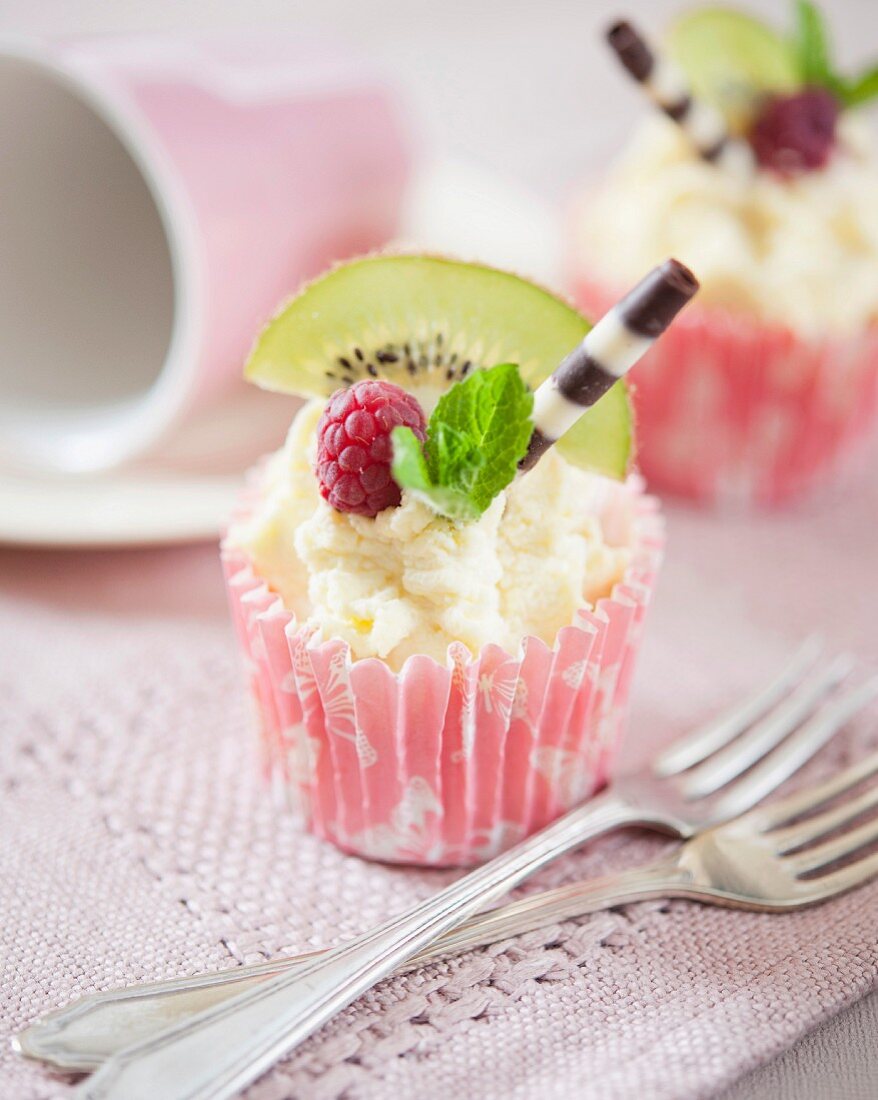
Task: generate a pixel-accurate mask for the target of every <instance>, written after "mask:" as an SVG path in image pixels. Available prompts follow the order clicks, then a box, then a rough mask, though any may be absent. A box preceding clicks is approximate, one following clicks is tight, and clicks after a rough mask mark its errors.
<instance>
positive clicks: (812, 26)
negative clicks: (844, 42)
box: [793, 0, 844, 97]
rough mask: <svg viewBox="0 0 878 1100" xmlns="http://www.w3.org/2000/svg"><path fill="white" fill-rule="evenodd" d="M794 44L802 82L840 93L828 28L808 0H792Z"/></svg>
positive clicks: (815, 7) (841, 87)
mask: <svg viewBox="0 0 878 1100" xmlns="http://www.w3.org/2000/svg"><path fill="white" fill-rule="evenodd" d="M793 44H794V48H795V51H796V54H797V57H798V62H799V74H800V76H801V78H802V83H803V84H816V85H819V86H821V87H824V88H828V89H829V91H831V92H834V93H835V94H836V95H838V96H839V97H843V95H844V90H843V81H842V80H840V79H839V77H837V76H836V75H835V73H834V72H833V69H832V62H831V60H830V42H829V31H828V30H827V29H826V21H825V20H824V18H823V15H822V13H821V12H820V9H819V8H818V7H817V6H816V4H812V3H811V0H796V30H795V36H794V41H793Z"/></svg>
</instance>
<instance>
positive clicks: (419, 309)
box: [245, 255, 633, 478]
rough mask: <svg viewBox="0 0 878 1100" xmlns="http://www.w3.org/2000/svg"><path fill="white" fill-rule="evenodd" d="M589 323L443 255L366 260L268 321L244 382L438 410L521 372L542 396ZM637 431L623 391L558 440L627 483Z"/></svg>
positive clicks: (518, 284)
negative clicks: (468, 386)
mask: <svg viewBox="0 0 878 1100" xmlns="http://www.w3.org/2000/svg"><path fill="white" fill-rule="evenodd" d="M589 328H590V325H589V322H588V321H587V320H586V319H585V318H584V317H583V316H582V315H581V314H580V313H578V312H577V311H576V310H575V309H574V308H573V307H572V306H570V305H568V304H567V303H566V302H564V301H563V300H562V299H560V298H558V297H556V296H555V295H553V294H551V293H549V291H547V290H544V289H543V288H542V287H539V286H537V285H536V284H534V283H531V282H529V281H527V280H526V279H521V278H519V277H518V276H516V275H512V274H509V273H507V272H504V271H499V270H497V269H495V268H491V267H485V266H482V265H480V264H469V263H463V262H460V261H456V260H450V259H444V258H441V257H436V256H418V255H411V256H406V255H402V256H394V255H388V256H367V257H364V258H363V259H359V260H354V261H352V262H351V263H348V264H345V265H343V266H341V267H337V268H335V269H333V270H332V271H330V272H329V273H328V274H326V275H324V276H323V277H322V278H319V279H317V280H316V281H315V282H313V283H311V284H310V285H309V286H307V287H305V289H304V290H303V291H302V292H301V293H300V294H299V295H297V297H295V298H294V299H293V300H292V301H291V302H289V303H288V304H287V305H286V306H285V307H284V308H283V309H282V310H281V311H280V313H278V314H277V316H276V317H275V318H274V319H273V320H272V321H270V322H269V324H268V325H267V326H266V328H265V329H264V330H263V332H262V333H261V335H260V336H259V338H258V339H257V341H256V344H255V346H254V348H253V351H252V352H251V354H250V358H249V360H248V362H247V366H246V370H245V376H246V377H247V378H248V379H249V380H250V381H252V382H255V383H256V384H257V385H259V386H262V387H263V388H264V389H269V390H276V391H279V392H281V393H295V394H302V395H307V396H313V397H323V396H329V394H331V393H333V392H334V391H335V390H337V389H339V388H340V387H342V386H348V385H351V384H353V383H354V382H357V381H359V380H360V379H362V378H370V377H371V378H386V379H388V380H389V381H392V382H398V383H399V384H400V385H402V386H403V387H405V388H406V389H407V390H410V391H411V392H412V393H415V394H416V395H417V396H418V398H419V400H421V402H422V404H423V405H424V407H425V408H426V409H427V410H429V409H430V408H431V407H432V405H433V404H434V403H435V401H436V400H437V399H438V397H439V396H440V395H441V393H442V392H444V391H445V390H446V389H448V387H449V386H451V385H452V384H453V383H454V382H456V381H459V380H460V379H461V378H464V377H466V376H467V374H469V373H470V372H471V371H473V370H478V369H482V368H485V367H492V366H495V365H496V364H498V363H516V364H517V365H518V367H519V370H520V371H521V374H522V377H523V378H524V380H525V381H526V382H527V383H528V385H530V386H531V387H533V388H536V387H537V386H538V385H539V383H540V382H542V381H543V380H544V379H546V378H548V377H549V375H550V374H552V372H553V371H554V370H555V368H556V367H557V366H558V364H559V363H560V362H561V360H562V359H563V358H564V356H565V355H566V354H567V353H568V352H569V351H571V350H572V349H573V348H574V347H575V346H576V345H577V344H578V343H579V342H580V341H581V340H582V338H583V336H585V334H586V333H587V332H588V330H589ZM632 445H633V428H632V416H631V408H630V404H629V400H628V394H627V391H626V388H625V386H624V384H623V383H617V384H616V385H615V386H613V388H612V389H611V390H609V392H608V393H607V394H606V395H605V396H604V397H602V398H601V400H600V401H598V402H597V404H595V405H594V406H593V407H592V408H591V409H589V410H588V412H586V413H585V415H584V416H583V417H582V418H581V419H580V420H579V421H578V423H577V424H575V425H574V427H573V428H571V429H570V431H569V432H567V434H566V435H565V436H564V437H563V438H562V439H561V440H560V441H559V443H558V447H559V448H560V449H561V451H562V452H563V454H564V456H565V458H567V460H568V461H569V462H572V463H574V464H575V465H577V466H581V467H584V468H586V469H589V470H593V471H595V472H597V473H601V474H605V475H607V476H609V477H614V478H623V477H624V476H625V474H626V473H627V471H628V464H629V460H630V457H631V450H632Z"/></svg>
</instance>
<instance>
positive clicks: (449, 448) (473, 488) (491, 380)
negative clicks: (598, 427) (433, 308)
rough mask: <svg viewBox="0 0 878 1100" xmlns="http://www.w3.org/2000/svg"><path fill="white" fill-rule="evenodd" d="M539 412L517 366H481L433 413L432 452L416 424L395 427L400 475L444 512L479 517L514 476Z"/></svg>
mask: <svg viewBox="0 0 878 1100" xmlns="http://www.w3.org/2000/svg"><path fill="white" fill-rule="evenodd" d="M532 410H533V395H532V394H531V392H530V391H529V390H528V388H527V386H526V385H525V383H524V382H523V381H522V378H521V375H520V374H519V373H518V367H516V366H515V364H513V363H502V364H500V365H499V366H496V367H492V368H491V369H490V370H481V371H476V372H475V373H474V374H472V375H470V377H469V378H467V379H466V380H465V381H463V382H458V383H457V384H456V385H455V386H452V388H451V389H450V390H449V391H448V392H447V393H446V394H444V395H443V396H442V398H441V399H440V401H439V403H438V404H437V405H436V408H435V409H434V410H433V415H432V416H431V417H430V422H429V424H428V425H427V443H426V452H427V453H426V456H425V455H424V453H423V451H422V450H421V446H420V444H419V442H418V439H417V437H416V436H415V435H414V433H413V432H412V431H411V430H410V429H408V428H395V429H394V431H393V437H392V438H393V467H392V472H393V477H394V480H395V481H396V483H397V484H398V485H399V486H400V487H401V488H403V489H407V490H408V491H410V492H412V493H413V494H415V495H416V496H418V497H419V498H420V499H422V500H426V501H427V503H429V504H430V505H431V507H433V508H434V509H435V510H436V511H437V512H440V513H441V514H442V515H445V516H448V517H450V518H451V519H474V518H477V517H478V516H480V515H481V514H482V513H483V512H484V511H485V510H486V509H487V508H488V506H489V505H490V504H491V501H492V500H493V499H494V497H496V496H497V494H498V493H499V492H500V491H501V490H502V489H505V488H506V486H507V485H508V484H509V483H510V482H511V481H512V479H513V478H514V477H515V474H516V471H517V469H518V462H519V460H520V459H521V458H523V456H524V454H525V451H526V450H527V445H528V443H529V441H530V437H531V433H532V432H533V424H532V423H531V419H530V415H531V412H532Z"/></svg>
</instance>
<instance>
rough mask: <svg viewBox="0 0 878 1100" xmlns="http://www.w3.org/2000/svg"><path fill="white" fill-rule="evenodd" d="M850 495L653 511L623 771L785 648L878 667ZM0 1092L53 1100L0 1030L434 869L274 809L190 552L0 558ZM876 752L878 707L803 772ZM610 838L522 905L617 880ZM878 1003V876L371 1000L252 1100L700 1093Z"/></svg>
mask: <svg viewBox="0 0 878 1100" xmlns="http://www.w3.org/2000/svg"><path fill="white" fill-rule="evenodd" d="M876 516H878V486H873V487H869V486H867V484H866V482H865V480H864V481H863V482H862V483H861V485H860V487H859V489H857V488H856V486H854V487H852V488H850V489H849V491H848V492H847V493H846V494H845V495H842V494H839V495H837V496H835V497H833V498H828V499H824V500H823V501H818V502H815V503H813V504H812V505H810V506H809V507H808V508H805V509H802V510H800V511H795V512H791V513H787V514H785V515H780V516H774V517H771V516H766V517H760V518H745V517H737V518H736V517H728V518H726V519H725V520H724V521H723V522H719V521H718V520H717V519H716V518H715V517H712V516H707V515H700V514H697V513H693V512H687V511H683V510H679V511H673V512H672V513H671V516H670V520H671V522H670V541H669V553H668V561H667V566H666V569H665V573H664V575H663V577H662V578H661V579H660V583H659V596H658V599H657V601H656V606H655V608H654V610H653V615H652V620H651V621H650V622H649V623H648V624H647V642H646V645H645V650H644V654H643V659H642V663H641V668H640V671H639V675H638V677H637V680H636V683H635V696H636V706H635V713H634V716H633V720H632V722H631V725H630V730H629V736H628V742H627V748H626V755H627V756H628V758H629V759H634V758H636V757H638V756H642V755H644V754H646V753H648V752H650V751H651V750H652V749H653V748H654V746H656V745H657V744H659V743H661V742H663V741H665V740H667V739H668V738H670V737H672V736H674V735H675V734H677V733H680V732H682V731H684V730H686V729H688V728H691V727H692V726H693V725H694V724H695V723H696V722H697V721H699V720H701V719H703V718H705V717H706V716H708V715H710V714H711V713H712V712H713V711H714V710H715V709H716V708H717V707H719V706H721V705H724V704H726V703H729V702H731V701H734V700H735V699H736V698H738V697H739V696H740V693H741V692H742V691H744V690H746V689H747V688H748V687H749V686H751V685H753V684H756V683H758V682H759V681H760V679H762V678H763V677H764V676H765V675H766V674H767V673H768V672H769V671H770V670H771V668H772V667H773V666H774V665H775V664H776V663H779V662H780V661H781V660H782V659H783V657H784V656H785V655H786V654H787V653H788V652H789V649H790V648H791V647H792V645H793V644H794V643H795V641H796V640H798V639H799V638H800V637H801V636H802V635H803V634H804V633H806V632H807V631H808V630H810V629H813V628H814V627H815V626H818V627H820V628H821V629H822V630H824V631H825V633H826V634H827V636H828V638H829V640H830V642H831V644H832V645H833V646H834V647H841V646H849V647H851V648H853V649H854V650H855V651H856V652H857V654H858V656H860V657H861V658H862V659H863V661H864V663H865V664H866V665H869V664H871V665H872V666H875V665H878V628H876V612H878V606H876V604H878V600H876V595H875V588H874V585H875V576H874V562H875V550H874V541H873V539H874V525H875V520H876ZM0 570H2V580H3V595H2V602H0V680H2V699H3V705H2V707H0V967H2V991H0V1097H2V1098H3V1100H6V1098H9V1100H38V1098H39V1100H45V1098H49V1097H53V1098H54V1097H64V1096H66V1095H68V1094H69V1092H70V1089H71V1087H72V1086H71V1084H70V1082H69V1081H68V1080H66V1079H64V1078H61V1077H55V1076H53V1075H52V1074H50V1073H48V1072H47V1071H46V1070H45V1069H43V1068H42V1067H41V1066H39V1065H35V1064H30V1063H27V1062H25V1061H22V1060H20V1059H19V1058H17V1057H16V1056H15V1055H14V1054H13V1053H12V1052H11V1051H10V1049H9V1045H8V1037H9V1035H10V1034H11V1033H13V1032H15V1031H16V1030H17V1029H19V1028H21V1027H23V1026H25V1025H26V1024H27V1023H28V1022H29V1021H30V1020H32V1019H34V1018H35V1017H36V1016H38V1015H39V1014H41V1013H43V1012H45V1011H48V1010H49V1009H52V1008H55V1007H58V1006H60V1005H62V1004H64V1003H66V1002H67V1001H68V1000H69V999H70V998H72V997H74V996H76V995H78V994H81V993H84V992H88V991H90V990H96V989H106V988H110V987H112V986H118V985H121V984H125V983H129V982H134V981H140V980H154V979H159V978H164V977H170V976H172V975H176V974H184V973H189V972H192V971H196V970H202V969H209V968H220V967H226V966H234V965H236V964H239V963H242V962H250V961H256V960H260V959H263V958H265V957H266V956H272V955H275V954H278V953H281V952H291V951H297V950H305V949H309V948H313V947H315V946H319V945H327V944H331V943H336V942H338V941H339V940H341V939H342V938H344V937H346V936H349V935H351V934H353V933H355V932H357V931H359V930H362V929H365V928H366V927H367V926H369V925H371V924H372V923H374V922H375V921H377V920H380V919H381V918H383V917H386V916H388V915H389V914H391V913H393V912H396V911H398V910H399V909H401V908H402V907H403V906H405V905H407V904H409V903H411V902H414V901H416V900H417V899H420V898H422V897H425V896H426V895H428V894H429V893H431V892H432V891H434V890H435V889H436V888H438V887H439V886H441V885H442V884H443V883H445V882H448V881H450V880H451V878H452V877H453V873H452V872H437V871H433V872H426V871H416V870H408V869H404V868H399V867H396V868H393V867H384V866H380V865H377V864H370V863H366V862H362V861H360V860H357V859H354V858H349V857H345V856H342V855H341V854H340V853H338V852H336V851H335V850H334V849H333V848H332V847H330V846H329V845H328V844H326V843H324V842H322V841H319V840H316V839H314V838H312V837H309V836H307V835H305V834H304V833H302V831H301V829H300V828H299V826H298V824H297V822H296V821H295V820H294V819H293V818H291V817H290V816H288V815H286V814H285V813H283V812H281V811H279V810H277V809H276V808H275V807H274V805H273V804H272V801H271V798H270V796H269V792H268V791H267V790H266V789H265V787H264V786H263V784H262V782H261V779H260V776H259V773H258V767H257V764H256V751H255V738H254V736H253V726H252V715H251V713H250V708H249V703H248V700H247V698H246V695H245V692H244V688H243V676H242V674H241V669H240V667H239V661H238V654H237V651H236V648H235V645H234V642H233V639H232V634H231V629H230V627H229V626H228V624H227V621H226V614H225V608H224V603H223V593H222V584H221V580H220V571H219V566H218V564H217V561H216V556H215V551H214V549H213V548H210V547H198V548H189V549H177V550H156V551H150V552H146V551H131V552H118V553H113V554H110V553H92V554H70V555H65V554H62V553H38V552H34V553H27V552H23V551H6V552H3V553H0ZM876 744H878V716H876V713H875V711H872V712H871V713H870V714H869V715H866V716H864V717H863V718H861V719H860V720H859V721H857V722H856V723H854V724H852V725H851V727H850V728H849V730H848V731H846V732H845V734H844V735H843V736H841V737H840V738H838V739H837V740H836V742H835V743H834V744H833V745H832V746H831V747H830V748H829V749H828V750H826V751H825V752H824V753H822V754H821V756H820V757H819V758H818V759H817V760H816V761H814V762H813V763H812V764H811V765H810V766H809V768H808V769H807V772H805V773H803V777H807V778H811V779H813V778H815V777H818V776H820V775H822V774H824V773H825V772H826V771H827V770H828V769H830V768H831V767H832V766H834V765H839V764H843V763H846V762H849V761H851V760H853V759H855V758H858V757H859V756H861V755H862V754H863V753H865V752H866V751H868V749H869V748H870V747H874V746H875V745H876ZM666 843H667V842H666V841H664V840H661V839H658V838H655V837H653V836H650V835H648V834H646V833H633V832H629V833H625V834H621V833H620V834H614V835H612V836H609V837H606V838H604V839H603V840H601V841H598V842H597V843H595V844H592V845H590V846H589V847H588V849H586V850H585V851H583V852H580V853H576V854H574V855H571V856H569V857H566V858H565V859H563V860H561V861H559V862H558V863H557V864H555V865H553V866H552V867H551V868H548V869H546V870H545V871H544V872H542V873H541V874H540V875H539V876H538V878H537V879H536V881H535V882H534V883H532V884H530V885H529V887H528V889H535V888H538V887H545V886H547V885H551V884H557V883H560V882H563V881H570V880H572V879H576V878H580V877H583V876H587V875H593V874H599V873H605V872H607V871H608V870H611V869H614V868H619V867H623V866H632V865H634V864H635V863H638V862H641V861H643V860H645V859H647V858H649V857H651V856H652V855H654V854H656V853H657V852H659V851H661V850H662V849H663V847H664V845H665V844H666ZM876 985H878V883H876V884H873V885H871V886H868V887H866V888H864V889H862V890H860V891H857V892H856V893H853V894H850V895H848V896H847V897H845V898H841V899H837V900H835V901H833V902H831V903H829V904H828V905H827V906H824V907H822V908H818V909H814V910H810V911H804V912H801V913H796V914H790V915H784V916H772V915H765V914H753V913H734V912H728V911H723V910H720V909H715V908H708V907H701V906H698V905H694V904H691V903H688V902H683V901H674V902H670V903H667V904H665V903H660V902H651V903H645V904H640V905H630V906H626V907H625V908H624V909H621V910H619V911H614V912H608V913H598V914H594V915H593V916H589V917H585V918H582V919H579V920H573V921H567V922H564V923H563V924H560V925H555V926H553V927H548V928H545V929H542V930H540V931H538V932H534V933H531V934H529V935H526V936H522V937H519V938H517V939H514V940H510V941H507V942H505V943H501V944H496V945H494V946H492V947H490V948H487V949H483V950H480V951H477V952H473V953H470V954H468V955H465V956H462V957H460V958H455V959H449V960H444V961H441V962H437V963H435V964H433V965H430V966H427V967H424V968H423V969H421V970H419V971H417V972H415V973H412V974H409V975H407V976H404V977H400V978H395V979H392V980H389V981H387V982H385V983H383V984H382V985H381V986H380V987H379V988H378V989H377V990H375V991H373V992H372V993H370V994H369V995H367V996H366V997H364V998H362V999H361V1000H360V1001H359V1002H357V1003H356V1004H355V1005H352V1006H351V1007H350V1008H348V1009H347V1010H346V1011H345V1012H344V1013H342V1014H341V1015H340V1016H339V1017H338V1018H337V1019H336V1020H334V1021H333V1022H331V1023H330V1024H329V1025H328V1026H327V1027H325V1028H324V1029H323V1030H322V1031H321V1032H319V1033H318V1034H317V1035H315V1036H313V1037H312V1038H311V1039H310V1040H308V1041H307V1042H306V1043H305V1044H304V1045H303V1046H301V1047H300V1048H299V1049H298V1050H297V1051H296V1052H295V1053H294V1054H293V1055H292V1056H291V1057H289V1058H288V1059H286V1060H285V1061H284V1062H283V1063H281V1064H280V1065H279V1066H278V1067H277V1068H276V1069H275V1070H274V1071H273V1072H272V1073H271V1074H269V1075H268V1076H267V1077H265V1078H264V1079H263V1080H262V1081H260V1082H258V1083H257V1084H256V1085H255V1086H253V1087H252V1089H251V1090H250V1091H249V1092H248V1094H247V1095H248V1096H251V1097H253V1098H254V1100H281V1098H287V1097H304V1098H312V1097H313V1098H317V1100H329V1098H335V1097H339V1098H341V1097H351V1098H378V1097H386V1096H388V1095H401V1096H411V1095H419V1096H421V1097H423V1098H425V1100H429V1098H432V1097H437V1098H439V1097H442V1098H447V1097H456V1096H466V1095H480V1096H482V1097H486V1098H493V1097H496V1098H504V1100H505V1098H513V1097H558V1098H564V1100H568V1098H570V1100H573V1098H586V1100H588V1098H595V1100H597V1098H601V1100H612V1098H620V1100H621V1098H625V1100H627V1098H635V1097H636V1098H637V1100H640V1098H642V1097H644V1096H648V1097H654V1098H659V1100H661V1098H684V1097H685V1098H694V1097H705V1096H710V1095H714V1094H715V1093H716V1092H717V1091H718V1090H719V1089H721V1088H723V1087H724V1086H725V1085H727V1084H729V1083H730V1082H732V1081H733V1080H735V1079H736V1078H737V1077H739V1076H740V1075H741V1074H743V1073H744V1072H745V1071H746V1070H748V1069H750V1068H752V1067H754V1066H756V1065H758V1064H760V1063H762V1062H764V1061H766V1060H768V1059H770V1058H771V1057H772V1056H774V1055H777V1054H778V1053H779V1052H781V1051H782V1050H784V1049H785V1048H786V1047H788V1046H790V1045H791V1044H792V1043H793V1042H794V1041H795V1040H796V1039H797V1038H799V1037H800V1036H801V1035H803V1034H804V1033H805V1032H806V1031H808V1030H809V1029H811V1028H813V1027H814V1026H816V1025H817V1024H818V1023H819V1022H820V1021H822V1020H824V1019H826V1018H828V1017H829V1016H830V1015H832V1014H834V1013H836V1012H838V1011H840V1010H841V1009H842V1008H844V1006H846V1005H847V1004H849V1003H851V1002H853V1001H854V1000H855V999H857V998H859V997H861V996H863V995H864V994H866V993H867V992H868V991H870V990H871V989H873V988H875V987H876Z"/></svg>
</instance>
